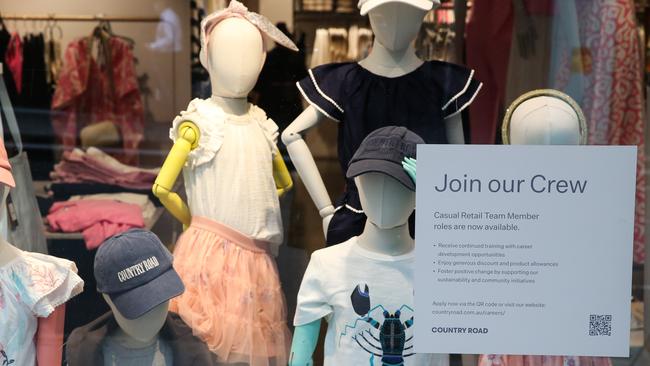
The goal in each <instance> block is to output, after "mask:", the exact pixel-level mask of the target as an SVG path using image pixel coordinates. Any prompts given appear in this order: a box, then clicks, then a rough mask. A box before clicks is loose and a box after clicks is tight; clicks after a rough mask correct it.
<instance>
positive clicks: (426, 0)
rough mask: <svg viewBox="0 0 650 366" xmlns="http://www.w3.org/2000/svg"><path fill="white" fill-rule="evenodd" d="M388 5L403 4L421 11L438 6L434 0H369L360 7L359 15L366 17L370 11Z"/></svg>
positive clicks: (437, 2)
mask: <svg viewBox="0 0 650 366" xmlns="http://www.w3.org/2000/svg"><path fill="white" fill-rule="evenodd" d="M388 3H404V4H408V5H411V6H413V7H416V8H418V9H422V10H431V9H433V6H434V4H435V5H439V4H440V2H439V1H436V0H434V1H433V2H432V1H431V0H370V1H367V2H366V3H365V4H363V5H362V6H361V15H366V14H368V13H369V12H370V10H372V9H374V8H376V7H378V6H381V5H384V4H388Z"/></svg>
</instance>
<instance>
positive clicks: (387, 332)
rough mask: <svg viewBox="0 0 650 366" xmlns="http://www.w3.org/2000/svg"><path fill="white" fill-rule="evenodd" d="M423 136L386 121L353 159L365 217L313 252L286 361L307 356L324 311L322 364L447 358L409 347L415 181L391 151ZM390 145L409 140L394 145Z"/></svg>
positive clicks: (299, 363) (444, 361)
mask: <svg viewBox="0 0 650 366" xmlns="http://www.w3.org/2000/svg"><path fill="white" fill-rule="evenodd" d="M422 142H423V141H422V140H421V139H420V138H419V137H418V136H417V135H415V134H413V133H412V132H410V131H408V130H406V129H405V128H403V127H385V128H382V129H379V130H377V131H375V132H373V133H371V134H370V135H369V136H368V137H367V138H366V139H365V140H364V142H363V143H362V144H361V147H360V148H359V150H358V151H357V153H356V154H355V157H354V158H353V159H352V163H351V164H350V167H349V169H348V171H347V172H348V174H347V175H348V177H351V178H353V179H354V180H355V183H356V184H357V185H358V187H359V197H360V199H361V204H362V206H363V208H364V211H365V212H366V213H367V216H368V220H367V221H366V224H365V228H364V231H363V233H362V234H361V235H359V236H358V237H353V238H352V239H350V240H348V241H346V242H345V243H342V244H339V245H336V246H332V247H329V248H326V249H322V250H318V251H316V252H314V254H313V255H312V259H311V261H310V263H309V267H308V269H307V272H306V273H305V276H304V278H303V282H302V285H301V287H300V292H299V294H298V309H297V311H296V317H295V320H294V324H295V325H296V330H295V332H294V339H293V344H292V347H291V358H290V362H289V365H290V366H306V365H311V364H312V363H311V358H312V354H313V352H314V350H315V347H316V342H317V340H318V332H319V329H320V323H321V318H323V317H325V318H326V320H327V322H328V330H327V337H326V340H325V365H326V366H327V365H342V364H349V365H376V364H380V363H381V364H385V365H388V364H391V365H392V364H394V365H407V366H410V365H418V366H421V365H422V366H423V365H427V366H430V365H436V366H439V365H448V362H449V360H448V356H447V355H430V354H429V355H425V354H414V352H413V347H412V328H413V327H414V326H415V324H414V321H413V309H412V299H413V286H412V280H413V261H414V257H413V249H414V248H415V242H414V240H413V239H412V238H411V236H410V234H409V228H408V218H409V216H410V215H411V213H412V212H413V210H414V208H415V192H414V190H415V182H414V181H413V180H412V179H411V178H409V176H407V172H405V171H404V170H402V166H401V163H402V162H401V159H399V160H398V161H396V160H395V156H396V155H398V154H402V155H401V156H402V157H414V156H415V146H416V144H417V143H422ZM376 146H381V147H380V148H379V149H374V148H373V147H376ZM389 146H392V147H389ZM395 146H408V147H406V148H404V151H401V152H397V151H396V150H397V148H395ZM378 161H379V163H378ZM409 169H410V168H409ZM381 310H384V312H383V314H382V311H381Z"/></svg>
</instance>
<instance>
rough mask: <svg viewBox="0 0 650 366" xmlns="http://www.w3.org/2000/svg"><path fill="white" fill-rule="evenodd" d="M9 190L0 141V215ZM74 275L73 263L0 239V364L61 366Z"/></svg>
mask: <svg viewBox="0 0 650 366" xmlns="http://www.w3.org/2000/svg"><path fill="white" fill-rule="evenodd" d="M14 184H15V183H14V180H13V177H12V176H11V167H10V166H9V162H8V160H7V153H6V151H5V148H4V143H3V142H2V141H1V140H0V195H1V197H0V199H1V200H2V201H1V202H0V215H5V212H7V209H6V206H5V205H6V199H7V195H8V194H9V188H10V187H13V185H14ZM0 221H1V220H0ZM76 271H77V269H76V266H75V264H74V263H73V262H70V261H67V260H64V259H60V258H56V257H52V256H49V255H43V254H39V253H31V252H26V251H22V250H20V249H18V248H16V247H14V246H13V245H11V244H9V243H8V242H6V241H5V240H4V239H0V364H2V365H12V364H13V365H21V366H22V365H25V366H31V365H36V364H38V365H40V366H42V365H46V366H59V365H61V359H62V355H63V326H64V321H65V302H66V301H68V300H69V299H70V298H72V297H73V296H75V295H77V294H79V293H81V291H82V290H83V280H82V279H81V278H80V277H79V276H77V274H76Z"/></svg>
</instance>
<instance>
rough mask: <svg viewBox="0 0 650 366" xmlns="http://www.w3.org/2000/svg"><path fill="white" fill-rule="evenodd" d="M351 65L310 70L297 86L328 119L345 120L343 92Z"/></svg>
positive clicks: (326, 66)
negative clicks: (348, 68)
mask: <svg viewBox="0 0 650 366" xmlns="http://www.w3.org/2000/svg"><path fill="white" fill-rule="evenodd" d="M348 65H349V63H340V64H327V65H321V66H318V67H315V68H313V69H309V70H308V72H307V73H308V75H307V77H305V78H304V79H302V80H300V81H299V82H298V83H297V84H296V85H297V86H298V89H299V90H300V93H301V94H302V96H303V97H304V98H305V100H307V102H308V103H309V104H311V105H312V106H313V107H314V108H316V109H317V110H318V111H319V112H321V113H323V114H324V115H326V116H327V117H329V118H331V119H333V120H335V121H337V122H339V121H342V120H343V115H344V113H345V111H344V110H343V108H342V107H341V106H342V104H343V103H342V102H341V101H342V100H343V90H344V89H345V88H344V83H345V81H346V72H345V71H346V69H347V67H348Z"/></svg>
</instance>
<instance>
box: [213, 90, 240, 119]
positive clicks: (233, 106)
mask: <svg viewBox="0 0 650 366" xmlns="http://www.w3.org/2000/svg"><path fill="white" fill-rule="evenodd" d="M210 100H212V101H213V102H214V103H215V104H216V105H218V106H219V107H221V109H223V111H224V112H226V113H228V114H234V115H236V116H243V115H245V114H247V113H248V110H249V109H250V105H249V104H248V98H246V97H243V98H227V97H220V96H218V95H212V97H210Z"/></svg>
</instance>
